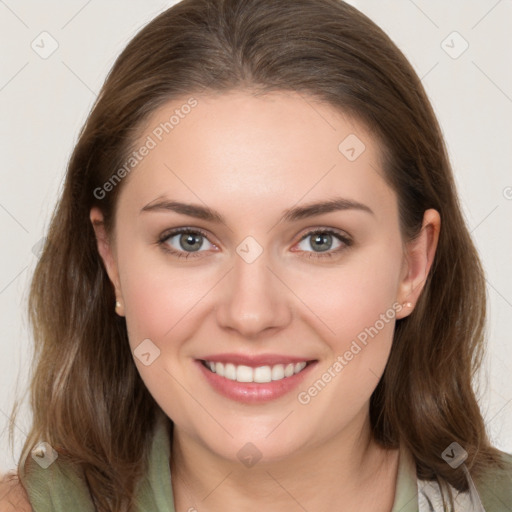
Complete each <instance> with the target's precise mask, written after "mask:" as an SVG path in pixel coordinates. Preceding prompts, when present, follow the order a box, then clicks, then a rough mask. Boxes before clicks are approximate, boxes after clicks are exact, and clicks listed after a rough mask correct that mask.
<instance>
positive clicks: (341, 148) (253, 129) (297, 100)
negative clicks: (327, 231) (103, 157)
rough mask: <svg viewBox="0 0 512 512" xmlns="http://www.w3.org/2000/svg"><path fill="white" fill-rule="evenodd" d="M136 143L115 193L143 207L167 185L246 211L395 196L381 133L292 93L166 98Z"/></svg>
mask: <svg viewBox="0 0 512 512" xmlns="http://www.w3.org/2000/svg"><path fill="white" fill-rule="evenodd" d="M134 148H135V152H136V153H138V155H137V162H136V165H134V166H133V170H131V171H130V173H129V176H128V179H127V182H126V183H124V186H123V189H125V190H123V192H122V194H121V200H123V197H124V201H125V202H127V203H129V204H131V205H133V206H136V207H139V209H140V208H142V207H143V206H144V205H146V204H147V203H148V202H150V201H151V200H154V199H155V198H156V197H158V196H161V195H163V194H168V195H172V196H177V195H179V196H180V198H181V199H188V200H190V201H193V202H196V203H197V202H198V200H201V198H203V197H204V198H208V200H211V199H212V198H213V197H215V202H216V206H218V207H219V208H221V206H225V207H226V206H228V205H235V204H238V206H239V207H243V209H244V211H249V210H251V209H252V210H254V209H257V210H261V208H262V205H268V206H270V205H272V204H277V203H292V204H293V203H296V202H298V201H300V200H301V198H304V199H307V200H308V201H311V200H314V199H315V198H317V197H321V198H325V197H326V195H333V194H336V195H339V194H345V195H348V196H352V197H350V198H351V199H354V200H359V199H362V198H367V197H368V196H372V197H374V198H375V199H378V198H384V197H385V196H389V197H388V199H389V198H392V194H391V195H390V190H389V187H388V186H387V184H386V183H385V181H384V179H383V176H382V171H381V151H380V147H379V145H378V141H377V140H376V139H375V138H374V137H373V136H372V135H371V134H370V133H369V131H368V130H367V129H366V128H365V127H364V125H363V124H362V123H359V122H358V121H356V120H355V119H353V118H352V117H349V116H347V115H345V114H344V113H343V112H341V111H339V110H337V109H335V108H334V107H333V106H331V105H328V104H326V103H323V102H319V101H318V100H314V99H313V98H312V97H308V96H305V95H303V94H299V93H295V92H273V93H269V94H265V95H261V96H255V95H253V94H252V93H250V92H243V91H234V92H230V93H224V94H217V95H195V96H190V97H183V98H181V99H178V100H173V101H170V102H168V103H167V104H165V105H164V106H162V107H161V108H159V109H158V110H156V111H155V112H153V114H152V115H151V116H150V117H149V119H148V121H147V122H146V123H145V126H144V128H143V129H142V130H141V133H140V136H139V137H138V140H137V142H136V144H135V145H134ZM142 153H143V155H142ZM276 202H277V203H276ZM217 209H218V208H217Z"/></svg>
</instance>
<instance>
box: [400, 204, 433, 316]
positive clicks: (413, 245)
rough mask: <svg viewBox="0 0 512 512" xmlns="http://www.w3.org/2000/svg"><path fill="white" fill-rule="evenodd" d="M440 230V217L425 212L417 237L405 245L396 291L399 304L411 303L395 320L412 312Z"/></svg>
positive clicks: (427, 271)
mask: <svg viewBox="0 0 512 512" xmlns="http://www.w3.org/2000/svg"><path fill="white" fill-rule="evenodd" d="M440 230H441V217H440V215H439V212H438V211H437V210H434V209H429V210H426V211H425V213H424V214H423V223H422V226H421V230H420V233H419V234H418V236H417V237H416V238H415V239H414V240H412V241H410V242H406V244H405V253H404V262H403V266H402V277H401V281H400V285H399V289H398V296H397V301H398V303H399V304H404V303H407V302H409V303H411V304H412V306H410V307H404V308H403V309H402V311H401V312H400V313H397V316H396V317H397V318H403V317H404V316H407V315H408V314H410V313H411V312H412V310H413V309H414V305H415V304H416V303H417V302H418V300H419V297H420V294H421V291H422V290H423V287H424V286H425V282H426V280H427V277H428V273H429V271H430V268H431V266H432V262H433V261H434V256H435V253H436V249H437V243H438V241H439V232H440Z"/></svg>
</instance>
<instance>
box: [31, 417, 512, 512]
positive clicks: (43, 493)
mask: <svg viewBox="0 0 512 512" xmlns="http://www.w3.org/2000/svg"><path fill="white" fill-rule="evenodd" d="M169 426H170V421H167V419H165V420H164V421H159V422H158V423H157V427H156V429H155V435H154V438H153V443H152V446H151V451H150V455H149V457H150V458H149V467H148V472H147V474H146V475H145V477H144V478H143V479H142V480H141V481H140V483H139V485H138V487H137V490H136V498H137V508H136V510H137V512H148V511H151V512H175V508H174V497H173V493H172V486H171V473H170V468H169V456H170V430H169ZM502 456H503V460H504V461H505V463H506V464H507V470H505V471H503V470H501V471H500V470H496V471H493V472H492V474H491V473H489V474H487V475H485V478H483V479H482V480H481V481H479V482H477V483H476V488H477V489H478V492H477V491H476V490H475V489H474V490H473V492H468V493H457V491H454V490H453V488H451V489H452V491H454V496H455V497H456V500H455V503H456V508H455V510H456V511H459V510H460V511H463V512H505V511H507V510H511V511H512V455H509V454H506V453H504V452H502ZM30 462H31V463H30V468H31V470H30V471H29V473H28V474H27V475H26V478H25V480H24V484H25V488H26V490H27V494H28V496H29V499H30V503H31V506H32V508H33V510H34V512H69V511H70V510H72V511H74V512H95V508H94V505H93V503H92V500H91V497H90V494H89V491H88V489H87V484H86V482H85V480H84V479H82V478H80V477H79V476H78V475H77V474H76V473H75V472H74V471H66V470H65V467H64V464H63V463H62V462H59V458H57V459H56V460H55V461H54V462H53V463H52V464H51V465H50V466H48V467H47V468H46V469H44V468H43V467H41V466H40V465H39V464H35V463H32V461H30ZM457 494H458V495H457ZM480 500H481V502H480ZM441 503H442V500H441V494H440V491H439V487H438V486H437V485H436V484H434V483H432V482H426V481H422V480H417V478H416V468H415V464H414V460H413V458H412V456H411V455H410V453H409V452H408V451H406V450H404V449H403V448H401V449H400V457H399V465H398V477H397V483H396V492H395V501H394V504H393V509H392V512H444V511H445V509H444V508H442V505H441ZM482 504H483V507H484V508H482ZM446 510H447V509H446Z"/></svg>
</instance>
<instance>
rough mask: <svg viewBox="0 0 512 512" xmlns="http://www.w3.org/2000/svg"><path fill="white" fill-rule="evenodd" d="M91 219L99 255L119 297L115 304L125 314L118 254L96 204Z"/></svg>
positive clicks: (120, 313)
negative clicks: (117, 260)
mask: <svg viewBox="0 0 512 512" xmlns="http://www.w3.org/2000/svg"><path fill="white" fill-rule="evenodd" d="M89 219H90V221H91V223H92V226H93V229H94V233H95V235H96V245H97V248H98V252H99V255H100V257H101V259H102V261H103V264H104V266H105V269H106V271H107V274H108V277H109V279H110V281H111V282H112V284H113V286H114V289H115V294H116V298H117V301H116V304H115V310H116V313H117V314H118V315H120V316H123V305H122V293H121V286H120V283H119V272H118V269H117V263H116V256H115V251H114V248H113V246H112V243H111V241H110V239H109V236H108V234H107V232H106V230H105V224H104V222H103V213H102V211H101V210H100V209H99V208H98V207H96V206H94V207H93V208H91V211H90V215H89Z"/></svg>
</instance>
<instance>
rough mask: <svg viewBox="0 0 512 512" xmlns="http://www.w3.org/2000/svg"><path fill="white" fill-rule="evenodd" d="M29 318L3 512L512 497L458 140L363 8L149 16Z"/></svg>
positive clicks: (285, 7)
mask: <svg viewBox="0 0 512 512" xmlns="http://www.w3.org/2000/svg"><path fill="white" fill-rule="evenodd" d="M114 305H115V306H114ZM29 308H30V313H31V320H32V324H33V328H34V336H35V341H36V365H37V366H36V370H35V373H34V377H33V380H32V383H31V392H32V409H33V412H34V421H33V426H32V429H31V431H30V434H29V436H28V439H27V441H26V444H25V446H24V449H23V453H22V455H21V458H20V466H19V483H18V484H16V480H14V481H13V482H12V483H11V484H5V485H6V486H7V485H10V486H9V487H5V489H4V492H5V494H6V496H5V498H4V506H5V507H8V506H9V505H8V502H9V500H10V502H11V503H12V502H13V501H17V502H18V504H13V505H12V507H14V508H11V509H15V510H20V509H21V508H22V507H25V508H26V509H27V510H30V506H31V507H33V509H34V510H37V511H38V512H39V511H46V510H53V511H54V510H77V511H82V510H83V511H86V510H87V511H88V510H91V511H92V510H100V511H128V510H152V511H153V510H154V511H160V510H161V511H163V510H176V511H187V510H188V511H194V510H198V511H218V510H222V511H230V510H248V511H252V510H254V511H256V510H262V509H264V510H270V511H273V510H276V511H277V510H284V509H286V510H288V509H290V510H292V509H293V507H295V509H297V510H299V509H302V510H310V511H313V510H314V511H323V510H332V509H335V510H372V511H376V512H389V511H392V512H398V511H402V512H405V511H409V510H411V511H412V510H420V511H421V512H423V511H432V510H433V511H441V510H464V511H482V510H486V511H487V512H489V511H498V510H500V511H501V510H504V507H507V506H511V505H512V491H511V489H512V457H511V456H510V455H508V454H505V453H502V452H500V451H498V450H497V449H495V448H494V447H492V446H491V444H490V442H489V440H488V437H487V434H486V431H485V425H484V422H483V420H482V416H481V413H480V410H479V406H478V403H477V400H476V398H475V394H474V392H473V390H472V386H471V384H472V376H473V375H474V372H475V371H476V370H477V369H478V368H479V365H480V361H481V356H482V350H483V327H484V321H485V280H484V276H483V272H482V268H481V265H480V262H479V259H478V256H477V254H476V251H475V248H474V245H473V243H472V241H471V238H470V236H469V233H468V229H467V227H466V225H465V223H464V220H463V217H462V215H461V211H460V207H459V203H458V200H457V195H456V189H455V185H454V180H453V176H452V172H451V169H450V164H449V161H448V158H447V154H446V150H445V146H444V142H443V139H442V135H441V131H440V129H439V126H438V123H437V121H436V118H435V116H434V113H433V111H432V108H431V106H430V103H429V101H428V99H427V97H426V94H425V91H424V89H423V87H422V85H421V83H420V80H419V79H418V77H417V75H416V74H415V72H414V71H413V69H412V67H411V66H410V64H409V63H408V62H407V61H406V59H405V57H404V56H403V55H402V54H401V52H400V51H399V50H398V49H397V48H396V46H395V45H394V44H393V43H392V42H391V41H390V40H389V38H388V37H387V36H386V35H385V34H384V33H383V32H382V31H381V30H380V29H379V28H378V27H377V26H375V24H374V23H372V22H371V21H370V20H369V19H368V18H366V17H365V16H364V15H362V14H361V13H360V12H358V11H357V10H356V9H354V8H353V7H350V6H349V5H347V4H345V3H343V2H340V1H338V0H294V1H293V2H291V1H283V0H184V1H182V2H181V3H179V4H177V5H176V6H174V7H172V8H171V9H169V10H167V11H166V12H164V13H162V14H161V15H160V16H158V17H157V18H156V19H155V20H153V21H152V22H151V23H150V24H149V25H147V26H146V27H145V28H144V29H143V30H142V31H141V32H140V33H139V34H138V35H137V36H136V37H135V38H134V39H133V40H132V41H131V42H130V44H129V45H128V47H127V48H126V49H125V50H124V51H123V53H122V54H121V56H120V57H119V58H118V60H117V62H116V63H115V65H114V67H113V69H112V71H111V73H110V74H109V76H108V78H107V80H106V83H105V84H104V86H103V89H102V91H101V93H100V95H99V97H98V99H97V102H96V104H95V106H94V108H93V110H92V112H91V114H90V116H89V119H88V120H87V123H86V125H85V126H84V128H83V130H82V132H81V134H80V138H79V141H78V143H77V145H76V148H75V150H74V153H73V155H72V158H71V161H70V164H69V168H68V173H67V177H66V184H65V187H64V191H63V194H62V197H61V199H60V202H59V204H58V207H57V209H56V211H55V214H54V216H53V219H52V223H51V227H50V231H49V234H48V238H47V242H46V246H45V248H44V251H43V253H42V256H41V259H40V261H39V264H38V267H37V269H36V271H35V275H34V278H33V282H32V287H31V293H30V302H29ZM171 475H172V478H171Z"/></svg>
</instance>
